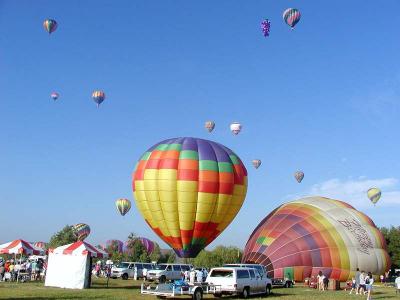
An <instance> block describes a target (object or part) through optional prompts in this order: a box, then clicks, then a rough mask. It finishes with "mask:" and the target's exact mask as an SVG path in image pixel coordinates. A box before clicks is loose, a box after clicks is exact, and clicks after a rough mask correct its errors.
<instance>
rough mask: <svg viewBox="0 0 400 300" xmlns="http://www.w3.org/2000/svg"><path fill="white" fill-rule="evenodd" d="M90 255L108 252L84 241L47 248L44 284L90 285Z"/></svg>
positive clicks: (103, 254) (79, 287)
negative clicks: (47, 258) (47, 256)
mask: <svg viewBox="0 0 400 300" xmlns="http://www.w3.org/2000/svg"><path fill="white" fill-rule="evenodd" d="M91 257H100V258H103V257H108V254H107V253H106V252H104V251H103V250H101V249H98V248H96V247H94V246H92V245H90V244H88V243H86V242H83V241H78V242H76V243H73V244H68V245H64V246H60V247H58V248H55V249H50V250H49V260H48V263H47V272H46V281H45V284H44V285H45V286H53V287H61V288H69V289H84V288H89V287H90V276H91V273H90V269H91V266H90V262H91V259H90V258H91Z"/></svg>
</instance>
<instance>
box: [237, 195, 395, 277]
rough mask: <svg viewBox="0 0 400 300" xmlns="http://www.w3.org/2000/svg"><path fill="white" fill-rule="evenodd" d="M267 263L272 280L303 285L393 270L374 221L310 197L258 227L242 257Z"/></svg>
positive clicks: (282, 208)
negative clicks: (358, 272)
mask: <svg viewBox="0 0 400 300" xmlns="http://www.w3.org/2000/svg"><path fill="white" fill-rule="evenodd" d="M242 261H243V262H246V263H257V264H263V265H264V266H265V267H266V268H267V271H268V274H269V276H270V277H271V278H290V279H292V280H293V279H294V280H296V281H303V280H304V279H305V278H307V277H311V276H316V275H318V273H319V271H322V272H323V273H324V275H325V276H327V277H328V278H329V279H336V280H340V281H346V280H348V279H351V278H352V277H353V276H354V275H355V272H356V269H357V268H359V269H360V270H365V271H366V272H372V273H373V274H376V275H379V274H383V273H384V272H385V271H387V270H388V269H389V267H390V264H391V263H390V258H389V255H388V253H387V249H386V243H385V239H384V237H383V236H382V234H381V233H380V231H379V229H378V228H376V226H375V224H374V222H373V221H372V220H371V219H370V218H369V217H367V216H366V215H365V214H363V213H361V212H359V211H357V210H356V209H355V208H354V207H352V206H350V205H349V204H347V203H345V202H342V201H338V200H332V199H328V198H322V197H308V198H303V199H299V200H296V201H292V202H289V203H286V204H283V205H281V206H280V207H278V208H277V209H275V210H274V211H272V212H271V213H270V214H269V215H268V216H267V217H265V219H264V220H262V221H261V222H260V224H258V226H257V227H256V229H255V230H254V231H253V233H252V234H251V236H250V238H249V240H248V241H247V244H246V248H245V251H244V255H243V258H242Z"/></svg>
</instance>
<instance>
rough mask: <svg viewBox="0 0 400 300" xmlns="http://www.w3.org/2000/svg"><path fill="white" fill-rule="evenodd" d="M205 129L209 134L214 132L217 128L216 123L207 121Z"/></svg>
mask: <svg viewBox="0 0 400 300" xmlns="http://www.w3.org/2000/svg"><path fill="white" fill-rule="evenodd" d="M204 127H205V128H206V129H207V130H208V132H212V131H213V130H214V127H215V123H214V122H213V121H207V122H206V123H205V125H204Z"/></svg>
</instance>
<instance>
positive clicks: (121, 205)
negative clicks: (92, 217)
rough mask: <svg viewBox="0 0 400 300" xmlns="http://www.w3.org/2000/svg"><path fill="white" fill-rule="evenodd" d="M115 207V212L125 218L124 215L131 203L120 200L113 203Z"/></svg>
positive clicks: (126, 200) (123, 199)
mask: <svg viewBox="0 0 400 300" xmlns="http://www.w3.org/2000/svg"><path fill="white" fill-rule="evenodd" d="M115 206H116V207H117V210H118V211H119V213H120V214H121V215H122V216H125V214H126V213H127V212H128V211H129V210H130V209H131V201H129V200H128V199H125V198H120V199H118V200H116V201H115Z"/></svg>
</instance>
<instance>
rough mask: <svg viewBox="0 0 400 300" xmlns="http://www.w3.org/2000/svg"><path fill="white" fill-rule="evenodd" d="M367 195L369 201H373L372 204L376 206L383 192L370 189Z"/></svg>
mask: <svg viewBox="0 0 400 300" xmlns="http://www.w3.org/2000/svg"><path fill="white" fill-rule="evenodd" d="M367 195H368V198H369V200H371V202H372V203H373V204H374V205H375V204H376V203H377V202H378V201H379V199H380V198H381V195H382V192H381V190H380V189H378V188H370V189H369V190H368V191H367Z"/></svg>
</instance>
